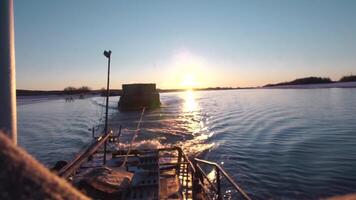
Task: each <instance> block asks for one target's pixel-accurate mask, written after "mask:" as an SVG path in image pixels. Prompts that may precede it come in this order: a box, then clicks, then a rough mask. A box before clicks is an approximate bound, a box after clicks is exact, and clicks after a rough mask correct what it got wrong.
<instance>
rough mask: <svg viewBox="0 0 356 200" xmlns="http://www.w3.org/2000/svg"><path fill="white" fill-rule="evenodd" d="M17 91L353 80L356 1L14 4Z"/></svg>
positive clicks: (38, 0)
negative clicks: (314, 78)
mask: <svg viewBox="0 0 356 200" xmlns="http://www.w3.org/2000/svg"><path fill="white" fill-rule="evenodd" d="M15 34H16V39H15V42H16V67H17V68H16V70H17V71H16V73H17V74H16V75H17V88H18V89H41V90H53V89H63V88H64V87H66V86H75V87H77V86H82V85H87V86H89V87H91V88H93V89H100V88H102V87H104V86H105V81H106V70H107V67H106V66H107V63H106V58H105V57H104V56H103V55H102V53H103V51H104V50H105V49H110V50H112V52H113V53H112V76H111V80H112V82H111V87H112V88H120V87H121V84H122V83H136V82H155V83H157V85H158V87H159V88H164V89H166V88H188V87H213V86H231V87H237V86H240V87H246V86H262V85H265V84H267V83H275V82H281V81H289V80H292V79H295V78H300V77H305V76H325V77H330V78H332V79H334V80H337V79H339V78H340V77H341V76H343V75H350V74H352V73H353V74H356V38H355V37H356V1H354V0H333V1H329V0H305V1H303V0H278V1H277V0H256V1H253V0H243V1H238V0H231V1H230V0H222V1H221V0H215V1H209V0H204V1H199V0H194V1H191V0H189V1H171V0H163V1H129V0H127V1H118V0H111V1H109V0H102V1H99V0H74V1H73V0H71V1H70V0H58V1H48V0H31V1H26V0H15Z"/></svg>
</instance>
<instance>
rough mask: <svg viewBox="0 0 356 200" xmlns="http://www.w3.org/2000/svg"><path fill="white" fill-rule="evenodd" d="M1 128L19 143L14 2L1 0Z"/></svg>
mask: <svg viewBox="0 0 356 200" xmlns="http://www.w3.org/2000/svg"><path fill="white" fill-rule="evenodd" d="M0 33H1V36H0V130H2V131H3V132H5V133H6V134H7V135H8V136H9V137H10V138H11V139H12V141H14V143H15V144H17V123H16V120H17V117H16V80H15V36H14V2H13V0H1V1H0Z"/></svg>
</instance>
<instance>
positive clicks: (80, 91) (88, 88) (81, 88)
mask: <svg viewBox="0 0 356 200" xmlns="http://www.w3.org/2000/svg"><path fill="white" fill-rule="evenodd" d="M77 91H78V92H79V93H88V92H90V91H91V88H90V87H88V86H82V87H80V88H78V89H77Z"/></svg>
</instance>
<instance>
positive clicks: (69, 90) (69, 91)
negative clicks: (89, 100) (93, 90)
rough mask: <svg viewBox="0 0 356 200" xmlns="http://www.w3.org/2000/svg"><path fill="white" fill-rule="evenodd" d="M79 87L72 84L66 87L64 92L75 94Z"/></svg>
mask: <svg viewBox="0 0 356 200" xmlns="http://www.w3.org/2000/svg"><path fill="white" fill-rule="evenodd" d="M76 90H77V88H75V87H72V86H68V87H66V88H64V90H63V91H64V93H66V94H74V93H75V92H76Z"/></svg>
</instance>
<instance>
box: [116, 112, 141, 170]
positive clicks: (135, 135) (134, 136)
mask: <svg viewBox="0 0 356 200" xmlns="http://www.w3.org/2000/svg"><path fill="white" fill-rule="evenodd" d="M145 109H146V108H145V107H143V108H142V113H141V117H140V120H139V121H138V124H137V127H136V131H135V134H134V135H133V137H132V139H131V143H130V146H129V149H128V150H127V154H126V156H125V160H124V162H123V163H122V165H121V167H122V168H123V167H125V165H126V163H127V158H128V156H129V154H130V151H131V148H132V144H133V143H134V141H135V139H136V137H137V134H138V132H139V131H140V126H141V122H142V118H143V114H144V113H145Z"/></svg>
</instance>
